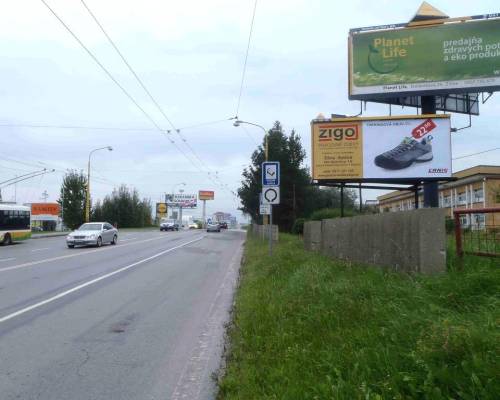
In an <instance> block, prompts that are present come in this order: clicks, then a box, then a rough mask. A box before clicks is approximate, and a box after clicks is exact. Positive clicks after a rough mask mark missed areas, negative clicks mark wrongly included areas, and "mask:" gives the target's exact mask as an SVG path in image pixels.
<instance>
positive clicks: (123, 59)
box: [80, 0, 208, 169]
mask: <svg viewBox="0 0 500 400" xmlns="http://www.w3.org/2000/svg"><path fill="white" fill-rule="evenodd" d="M80 1H81V3H82V4H83V6H84V7H85V9H86V10H87V11H88V13H89V14H90V16H91V17H92V19H93V20H94V22H95V23H96V24H97V26H98V27H99V29H100V30H101V31H102V33H103V34H104V36H106V38H107V39H108V41H109V43H110V44H111V46H112V47H113V48H114V49H115V51H116V53H117V54H118V56H119V57H120V58H121V59H122V61H123V63H124V64H125V65H126V66H127V68H128V70H129V71H130V73H131V74H132V75H133V76H134V78H135V79H136V81H137V82H138V83H139V85H140V86H141V87H142V89H143V90H144V92H146V94H147V95H148V97H149V99H150V100H151V101H152V102H153V104H154V105H155V107H156V108H157V109H158V111H159V112H160V114H161V115H162V116H163V117H164V118H165V119H166V120H167V122H168V123H169V124H170V126H171V127H172V129H173V130H174V131H175V133H176V134H177V136H179V138H180V139H181V140H182V141H183V142H184V144H185V146H186V147H187V148H188V149H189V150H190V151H191V153H192V154H193V155H194V156H195V158H196V159H197V160H198V162H199V163H200V165H201V166H203V167H205V168H207V169H208V167H207V166H206V164H205V163H204V162H203V160H202V159H201V158H200V157H199V156H198V154H197V153H196V152H195V151H194V149H193V147H192V146H191V145H190V144H189V143H188V141H187V139H186V138H185V137H184V136H183V135H182V134H181V132H180V130H179V129H177V128H176V127H175V125H174V124H173V122H172V121H171V120H170V118H169V117H168V116H167V114H166V113H165V111H164V110H163V108H162V107H161V106H160V104H159V103H158V101H156V99H155V98H154V97H153V95H152V94H151V92H150V91H149V90H148V88H147V87H146V85H145V84H144V82H143V81H142V80H141V78H139V75H138V74H137V73H136V72H135V70H134V69H133V68H132V66H131V65H130V63H129V62H128V61H127V59H126V58H125V56H124V55H123V53H122V52H121V51H120V50H119V49H118V46H117V45H116V44H115V42H114V41H113V39H111V37H110V36H109V35H108V33H107V32H106V30H105V29H104V27H103V26H102V24H101V23H100V22H99V20H98V19H97V17H96V16H95V15H94V13H93V12H92V11H91V10H90V8H89V7H88V6H87V4H86V3H85V1H84V0H80ZM167 132H168V133H170V131H167Z"/></svg>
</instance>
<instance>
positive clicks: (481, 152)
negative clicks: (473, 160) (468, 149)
mask: <svg viewBox="0 0 500 400" xmlns="http://www.w3.org/2000/svg"><path fill="white" fill-rule="evenodd" d="M495 150H500V147H495V148H493V149H488V150H484V151H479V152H477V153H472V154H467V155H465V156H460V157H455V158H452V160H460V159H462V158H467V157H472V156H477V155H478V154H484V153H489V152H491V151H495Z"/></svg>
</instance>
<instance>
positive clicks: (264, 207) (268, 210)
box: [260, 204, 271, 215]
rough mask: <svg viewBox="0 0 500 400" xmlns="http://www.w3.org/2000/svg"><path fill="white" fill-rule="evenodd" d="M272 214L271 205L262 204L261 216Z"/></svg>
mask: <svg viewBox="0 0 500 400" xmlns="http://www.w3.org/2000/svg"><path fill="white" fill-rule="evenodd" d="M269 214H271V204H261V205H260V215H269Z"/></svg>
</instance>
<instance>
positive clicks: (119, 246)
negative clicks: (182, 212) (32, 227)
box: [0, 236, 164, 272]
mask: <svg viewBox="0 0 500 400" xmlns="http://www.w3.org/2000/svg"><path fill="white" fill-rule="evenodd" d="M163 238H164V236H161V237H154V238H150V239H144V240H139V241H136V242H132V243H126V244H122V245H120V244H118V245H117V246H110V247H105V248H100V249H95V250H89V251H85V252H82V251H78V252H75V253H74V254H67V255H65V256H58V257H52V258H46V259H45V260H37V261H31V262H27V263H24V264H18V265H11V266H10V267H5V268H0V272H6V271H11V270H13V269H20V268H27V267H32V266H33V265H38V264H43V263H46V262H51V261H57V260H64V259H65V258H71V257H80V256H82V255H84V254H85V255H86V254H91V253H95V252H97V251H107V250H113V249H119V248H121V247H124V246H131V245H135V244H140V243H145V242H151V241H153V240H159V239H163Z"/></svg>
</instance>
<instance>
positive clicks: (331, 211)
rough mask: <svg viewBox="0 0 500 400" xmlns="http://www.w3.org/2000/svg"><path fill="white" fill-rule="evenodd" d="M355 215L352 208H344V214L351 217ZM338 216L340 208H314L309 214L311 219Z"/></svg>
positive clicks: (319, 219)
mask: <svg viewBox="0 0 500 400" xmlns="http://www.w3.org/2000/svg"><path fill="white" fill-rule="evenodd" d="M353 215H355V213H354V210H351V209H348V210H344V216H346V217H352V216H353ZM331 218H340V208H323V209H321V210H316V211H314V212H313V213H312V214H311V220H312V221H321V220H323V219H331Z"/></svg>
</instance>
